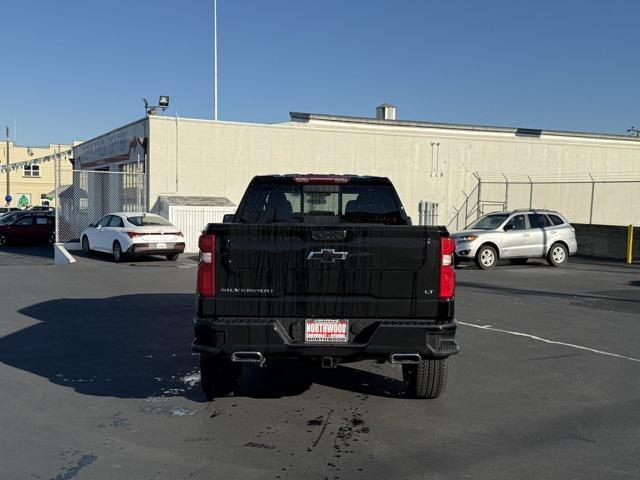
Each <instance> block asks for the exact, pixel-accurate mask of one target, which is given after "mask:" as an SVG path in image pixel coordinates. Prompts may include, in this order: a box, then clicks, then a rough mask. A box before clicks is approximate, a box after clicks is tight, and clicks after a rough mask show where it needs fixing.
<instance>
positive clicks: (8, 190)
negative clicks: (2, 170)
mask: <svg viewBox="0 0 640 480" xmlns="http://www.w3.org/2000/svg"><path fill="white" fill-rule="evenodd" d="M9 182H10V177H9V127H7V197H6V198H9V195H10V194H11V187H10V186H9ZM8 206H9V202H8V201H7V207H8Z"/></svg>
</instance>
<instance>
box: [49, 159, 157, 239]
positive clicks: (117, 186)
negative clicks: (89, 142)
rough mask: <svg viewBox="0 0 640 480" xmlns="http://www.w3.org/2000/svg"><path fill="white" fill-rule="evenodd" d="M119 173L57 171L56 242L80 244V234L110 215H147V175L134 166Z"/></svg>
mask: <svg viewBox="0 0 640 480" xmlns="http://www.w3.org/2000/svg"><path fill="white" fill-rule="evenodd" d="M123 167H126V168H122V169H121V171H112V170H111V171H109V170H61V169H58V170H57V175H56V189H55V198H56V222H57V227H56V241H58V242H68V241H74V240H79V238H80V234H81V233H82V231H83V230H84V229H85V228H87V227H88V226H89V225H90V224H92V223H95V222H97V221H98V220H99V219H100V218H101V217H102V216H104V215H106V214H107V213H111V212H135V211H138V212H139V211H146V210H147V205H146V194H145V185H146V175H145V174H144V173H142V172H140V171H136V170H138V169H137V168H136V165H135V164H133V167H131V165H130V164H129V165H125V166H123Z"/></svg>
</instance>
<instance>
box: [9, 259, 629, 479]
mask: <svg viewBox="0 0 640 480" xmlns="http://www.w3.org/2000/svg"><path fill="white" fill-rule="evenodd" d="M7 258H8V257H7V253H6V252H0V305H2V310H1V312H2V317H1V318H2V321H1V322H0V385H2V388H0V405H1V406H2V408H1V409H0V478H2V479H3V480H4V479H6V480H11V479H55V480H68V479H72V478H73V479H103V478H104V479H128V480H130V479H212V478H221V479H222V478H224V479H226V478H243V479H262V478H266V479H298V478H319V479H336V480H337V479H359V478H362V479H364V478H366V479H374V478H375V479H378V478H380V479H427V478H428V479H463V478H465V479H467V478H471V479H514V478H518V479H556V478H557V479H632V478H640V342H639V341H638V338H640V268H639V267H638V266H634V267H627V266H624V265H622V264H610V263H589V262H586V261H581V260H577V261H573V262H571V263H570V264H569V265H568V266H567V267H566V268H562V269H554V268H552V267H548V266H543V265H526V266H501V267H498V268H496V269H494V270H492V271H487V272H484V271H479V270H476V269H473V268H463V269H460V270H458V290H457V306H456V307H457V317H458V320H459V322H460V323H461V325H460V328H459V334H458V339H459V343H460V346H461V349H462V352H461V354H460V355H458V356H457V357H454V358H452V359H451V360H450V375H449V384H448V388H447V391H446V392H445V394H444V396H443V397H442V398H441V399H438V400H432V401H425V400H411V399H406V398H403V397H402V390H403V386H402V382H401V381H400V379H401V374H400V370H399V369H398V368H396V367H392V366H391V365H372V364H369V363H359V364H354V365H348V366H342V367H339V368H337V369H335V370H331V371H322V372H321V373H320V374H318V375H315V376H314V378H309V376H308V375H306V374H305V372H300V371H296V370H295V369H292V368H284V367H282V366H278V365H275V366H271V367H267V368H264V369H260V370H257V369H250V368H247V369H245V370H244V371H243V384H244V388H243V391H242V392H240V393H239V394H237V395H236V396H234V397H227V398H222V399H216V400H215V401H213V402H205V400H204V397H203V395H202V394H201V393H200V389H199V384H198V370H197V358H196V357H195V356H193V355H192V354H191V351H190V342H191V333H192V325H191V320H192V314H193V310H194V298H193V291H194V289H195V263H194V262H193V261H192V260H190V259H181V260H179V261H178V262H166V261H162V260H147V261H136V262H126V263H123V264H114V263H112V262H110V261H108V260H106V259H104V258H99V259H87V258H79V260H78V262H77V263H76V264H74V265H71V266H66V267H54V266H51V265H50V263H51V260H50V258H49V259H48V260H46V261H45V260H43V258H46V257H42V256H37V255H36V256H35V257H34V258H32V259H31V261H30V260H29V259H28V258H26V259H25V258H22V259H17V258H14V257H11V258H12V260H11V261H9V260H7Z"/></svg>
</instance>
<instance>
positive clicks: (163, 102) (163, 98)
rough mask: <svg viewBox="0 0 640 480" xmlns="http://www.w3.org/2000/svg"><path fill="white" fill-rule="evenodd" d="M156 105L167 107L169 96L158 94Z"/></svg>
mask: <svg viewBox="0 0 640 480" xmlns="http://www.w3.org/2000/svg"><path fill="white" fill-rule="evenodd" d="M158 106H160V107H162V108H167V107H168V106H169V96H168V95H160V99H159V100H158Z"/></svg>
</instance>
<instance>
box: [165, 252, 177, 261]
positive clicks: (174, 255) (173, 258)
mask: <svg viewBox="0 0 640 480" xmlns="http://www.w3.org/2000/svg"><path fill="white" fill-rule="evenodd" d="M179 256H180V254H179V253H169V254H168V255H166V257H167V260H169V261H170V262H175V261H176V260H177V259H178V257H179Z"/></svg>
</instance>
